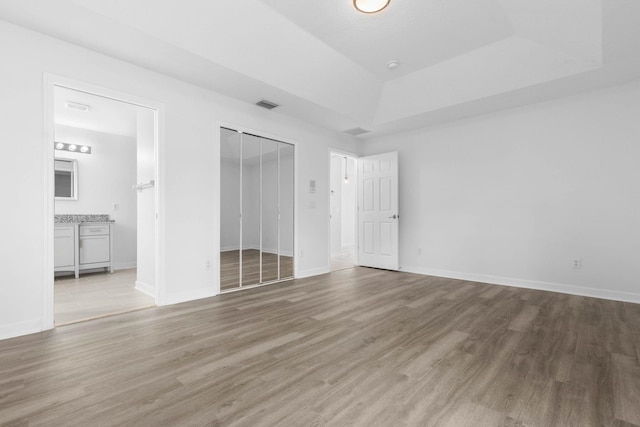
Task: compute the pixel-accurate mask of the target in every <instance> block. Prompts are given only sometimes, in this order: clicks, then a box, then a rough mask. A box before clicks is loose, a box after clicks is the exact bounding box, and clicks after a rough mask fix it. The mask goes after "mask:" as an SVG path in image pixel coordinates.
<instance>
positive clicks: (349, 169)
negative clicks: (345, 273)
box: [341, 157, 358, 248]
mask: <svg viewBox="0 0 640 427" xmlns="http://www.w3.org/2000/svg"><path fill="white" fill-rule="evenodd" d="M342 173H343V174H344V175H343V179H342V181H341V182H342V184H341V186H342V212H341V214H342V236H341V241H342V247H343V248H349V247H351V248H353V247H355V244H356V214H357V212H356V199H357V197H358V181H357V180H356V161H355V159H352V158H350V157H346V158H343V161H342ZM345 176H346V177H348V178H349V181H348V182H345V180H344V177H345Z"/></svg>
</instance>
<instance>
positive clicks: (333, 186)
mask: <svg viewBox="0 0 640 427" xmlns="http://www.w3.org/2000/svg"><path fill="white" fill-rule="evenodd" d="M356 171H357V160H356V159H355V158H353V157H350V156H345V155H344V154H340V153H335V152H332V153H331V155H330V181H331V182H330V196H329V197H330V198H329V206H330V207H329V209H330V214H329V215H330V233H331V237H330V250H331V271H336V270H342V269H345V268H352V267H354V266H355V265H356V242H357V235H356V230H357V227H356V224H357V223H356V215H357V210H356V208H357V191H358V187H357V179H356Z"/></svg>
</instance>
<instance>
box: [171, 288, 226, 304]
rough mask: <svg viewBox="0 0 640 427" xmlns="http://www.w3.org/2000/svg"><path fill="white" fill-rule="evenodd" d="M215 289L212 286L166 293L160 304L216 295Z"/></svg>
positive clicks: (177, 302)
mask: <svg viewBox="0 0 640 427" xmlns="http://www.w3.org/2000/svg"><path fill="white" fill-rule="evenodd" d="M216 295H217V294H216V291H215V289H213V286H211V287H207V288H201V289H195V290H193V291H188V292H178V293H175V294H167V295H166V296H165V298H164V301H162V305H171V304H179V303H181V302H187V301H194V300H198V299H203V298H210V297H214V296H216Z"/></svg>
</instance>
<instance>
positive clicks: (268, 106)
mask: <svg viewBox="0 0 640 427" xmlns="http://www.w3.org/2000/svg"><path fill="white" fill-rule="evenodd" d="M256 105H257V106H258V107H262V108H266V109H267V110H273V109H274V108H276V107H279V105H278V104H276V103H275V102H271V101H267V100H266V99H263V100H262V101H258V102H256Z"/></svg>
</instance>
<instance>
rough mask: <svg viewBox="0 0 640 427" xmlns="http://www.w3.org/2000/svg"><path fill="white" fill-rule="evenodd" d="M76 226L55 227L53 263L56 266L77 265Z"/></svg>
mask: <svg viewBox="0 0 640 427" xmlns="http://www.w3.org/2000/svg"><path fill="white" fill-rule="evenodd" d="M75 239H76V237H75V232H74V226H73V225H70V226H64V227H55V230H54V251H53V254H54V255H53V265H54V267H55V268H61V267H72V268H73V266H74V265H75Z"/></svg>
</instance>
